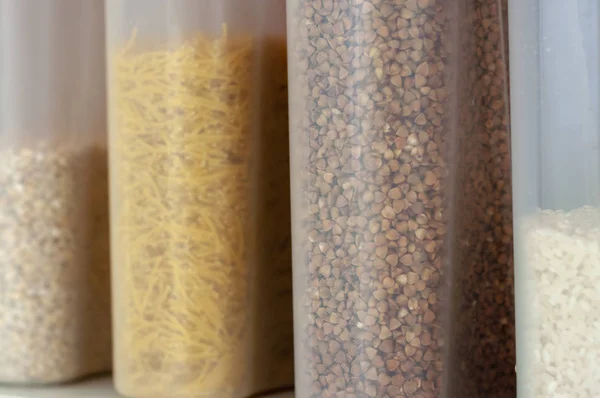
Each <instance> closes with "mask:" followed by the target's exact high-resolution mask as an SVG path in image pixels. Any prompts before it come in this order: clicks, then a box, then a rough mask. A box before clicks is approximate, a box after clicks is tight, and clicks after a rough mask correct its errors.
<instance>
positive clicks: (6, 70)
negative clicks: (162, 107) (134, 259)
mask: <svg viewBox="0 0 600 398" xmlns="http://www.w3.org/2000/svg"><path fill="white" fill-rule="evenodd" d="M104 73H105V68H104V24H103V2H102V1H97V0H92V1H84V2H81V1H78V0H47V1H41V2H40V1H37V0H3V1H1V2H0V382H3V383H20V384H30V383H31V384H34V383H56V382H62V381H68V380H71V379H74V378H78V377H81V376H83V375H86V374H90V373H94V372H99V371H107V370H109V369H110V366H111V354H110V353H111V341H110V340H111V326H110V286H109V247H108V241H109V231H108V218H109V217H108V171H107V150H106V112H105V79H104Z"/></svg>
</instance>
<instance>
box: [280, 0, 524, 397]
mask: <svg viewBox="0 0 600 398" xmlns="http://www.w3.org/2000/svg"><path fill="white" fill-rule="evenodd" d="M502 4H503V3H502V2H498V1H496V0H489V1H488V0H486V1H477V2H476V1H458V2H456V1H444V0H442V1H422V0H419V1H408V0H407V1H393V0H383V1H373V0H365V1H327V0H323V1H321V0H294V1H288V33H289V34H288V40H289V43H290V44H289V46H288V47H289V53H290V55H289V57H290V58H289V59H290V62H289V64H290V126H291V131H290V144H291V154H292V158H291V185H292V215H293V216H292V226H293V253H294V255H293V259H294V303H295V304H294V309H295V322H294V326H295V334H294V336H295V352H296V394H297V396H298V397H299V398H308V397H311V398H317V397H385V398H387V397H389V398H392V397H394V398H395V397H457V398H465V397H509V396H511V394H512V395H514V394H515V384H516V381H515V374H514V364H515V352H514V351H515V350H514V333H513V328H512V327H511V325H513V323H514V314H513V306H512V269H513V268H512V210H511V197H510V189H511V188H510V186H511V185H510V184H511V181H510V180H511V176H510V156H509V153H510V151H509V135H508V128H507V124H508V123H507V121H508V112H507V111H508V106H507V102H506V101H507V97H506V88H507V80H506V79H507V76H506V57H505V51H504V43H503V42H504V41H505V35H504V26H503V23H504V21H503V18H502V9H501V5H502Z"/></svg>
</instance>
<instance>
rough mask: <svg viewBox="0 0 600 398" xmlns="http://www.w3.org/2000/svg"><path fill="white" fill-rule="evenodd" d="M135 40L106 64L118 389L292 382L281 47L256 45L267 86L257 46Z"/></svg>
mask: <svg viewBox="0 0 600 398" xmlns="http://www.w3.org/2000/svg"><path fill="white" fill-rule="evenodd" d="M136 40H137V39H136V32H134V33H133V34H132V37H131V39H130V40H129V42H128V43H127V44H126V45H125V46H124V48H122V49H120V50H118V51H116V52H115V53H114V54H113V55H112V61H111V62H112V65H113V69H112V76H113V77H112V81H111V84H112V89H111V95H112V97H111V102H112V104H113V108H112V110H113V112H112V115H113V116H112V117H113V118H114V119H113V120H114V122H113V124H114V126H115V128H114V129H113V131H112V132H111V148H112V152H111V170H112V173H113V176H114V186H113V190H114V192H113V195H114V196H115V200H113V204H114V211H113V216H114V220H113V228H114V230H113V233H114V234H115V235H114V236H113V244H114V248H113V252H114V261H113V266H114V268H113V271H114V278H113V279H114V280H115V281H116V284H115V285H114V286H115V289H116V292H117V294H116V295H115V303H116V305H115V308H116V311H117V315H116V318H117V319H116V322H115V325H116V341H115V347H116V350H115V354H116V358H115V360H116V364H117V366H116V372H115V373H116V380H117V385H118V387H119V389H120V391H121V393H123V394H125V395H127V396H131V397H135V398H151V397H152V398H153V397H161V398H162V397H168V398H192V397H202V396H206V397H215V398H220V397H224V398H229V397H239V396H244V395H249V394H252V393H256V392H259V391H264V390H267V389H272V388H276V387H281V386H285V385H290V384H291V382H292V380H293V368H292V363H293V360H292V357H291V354H288V353H291V345H292V339H291V330H292V325H291V254H290V245H289V235H290V226H289V220H288V218H289V197H288V195H289V180H288V178H289V177H288V174H287V171H286V170H287V168H288V159H287V154H288V148H287V143H288V141H287V132H288V127H287V125H288V121H287V81H286V79H287V74H286V71H285V68H286V62H285V54H286V48H285V41H284V40H281V39H279V40H276V43H275V44H274V43H268V44H267V45H266V46H265V47H264V48H265V49H266V50H265V51H266V54H267V55H269V57H270V59H269V60H268V61H267V62H266V63H265V64H266V65H267V69H266V70H261V71H260V73H261V75H260V77H259V80H260V79H263V80H264V82H267V84H268V85H269V86H264V87H263V86H257V85H256V84H255V83H256V78H257V76H256V75H255V72H256V71H257V68H256V65H255V59H256V54H257V51H261V50H259V48H258V45H257V43H256V42H254V41H253V40H251V39H250V38H248V37H241V36H237V37H230V36H228V34H227V30H226V28H224V30H223V33H222V35H221V37H219V38H214V37H209V36H200V37H197V38H195V39H194V40H190V41H189V42H187V43H183V44H180V45H179V46H175V47H171V48H167V49H164V50H154V51H150V52H143V53H140V52H136ZM263 67H264V66H263ZM257 89H258V90H259V91H260V93H261V101H262V103H261V106H260V107H257V106H256V104H254V103H253V102H252V101H254V99H255V96H254V94H253V93H252V90H257ZM255 92H256V91H255ZM252 112H260V126H258V130H260V131H258V132H257V131H256V130H257V126H255V125H254V124H255V123H256V120H257V118H255V117H254V115H253V114H252ZM256 140H259V141H260V145H259V147H260V148H261V149H260V153H258V154H257V153H256V151H255V149H256V147H255V144H256ZM263 141H264V142H263ZM253 156H254V157H255V159H253ZM256 157H258V159H256ZM255 160H258V162H255ZM253 167H257V168H258V170H259V171H260V172H261V173H263V174H264V175H265V177H262V175H261V177H259V179H258V182H257V183H253V181H254V176H252V175H251V170H252V168H253ZM253 206H254V208H253ZM255 213H256V214H255ZM253 215H254V216H253ZM250 221H252V223H253V225H249V223H250ZM286 242H287V244H286ZM257 246H260V247H259V248H257ZM253 267H255V268H253ZM250 281H252V283H253V284H255V286H254V288H253V289H250V288H249V286H248V283H249V282H250ZM251 292H253V294H257V295H258V297H250V293H251ZM282 297H283V298H282ZM282 300H284V301H283V302H285V301H287V300H289V309H288V310H287V311H285V306H283V307H282V306H281V304H280V303H281V302H282ZM274 308H277V310H276V311H274V310H273V309H274ZM279 308H284V312H281V311H280V310H279ZM251 339H252V340H251ZM282 352H283V353H284V354H281V353H282ZM282 355H283V356H282Z"/></svg>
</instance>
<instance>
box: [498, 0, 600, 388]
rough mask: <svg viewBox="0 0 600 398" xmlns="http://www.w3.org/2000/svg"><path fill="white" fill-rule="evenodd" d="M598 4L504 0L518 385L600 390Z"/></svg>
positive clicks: (599, 23) (583, 0) (581, 0)
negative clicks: (508, 59)
mask: <svg viewBox="0 0 600 398" xmlns="http://www.w3.org/2000/svg"><path fill="white" fill-rule="evenodd" d="M599 7H600V6H599V5H598V2H596V1H591V0H577V1H570V2H564V1H559V0H544V1H541V0H527V1H518V0H514V1H510V2H509V13H510V18H509V19H510V22H509V25H510V35H511V46H510V57H511V109H512V137H513V143H512V156H513V180H514V209H515V224H514V226H515V253H516V260H515V261H516V263H515V278H516V279H515V288H516V303H517V306H516V310H517V374H518V395H519V397H521V398H529V397H567V396H568V397H572V398H584V397H585V398H588V397H597V396H598V395H600V374H599V373H598V372H597V368H598V366H600V333H599V330H598V327H600V316H599V315H598V306H599V305H600V288H599V285H600V208H599V205H600V149H599V137H600V131H599V130H598V129H599V124H598V120H599V119H598V118H599V116H598V115H599V111H600V109H599V102H598V96H599V93H600V86H599V83H598V82H599V80H598V74H599V72H600V69H599V66H600V65H599V64H598V56H599V53H600V48H599V44H600V42H599V27H600V21H599V18H600V13H599V11H600V8H599Z"/></svg>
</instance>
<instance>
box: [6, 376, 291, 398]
mask: <svg viewBox="0 0 600 398" xmlns="http://www.w3.org/2000/svg"><path fill="white" fill-rule="evenodd" d="M293 397H294V394H293V393H292V392H284V393H280V394H273V395H268V396H265V398H293ZM0 398H120V396H119V395H118V394H117V393H116V392H115V389H114V388H113V386H112V381H111V379H110V377H102V378H96V379H91V380H85V381H82V382H79V383H74V384H69V385H65V386H55V387H0Z"/></svg>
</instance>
